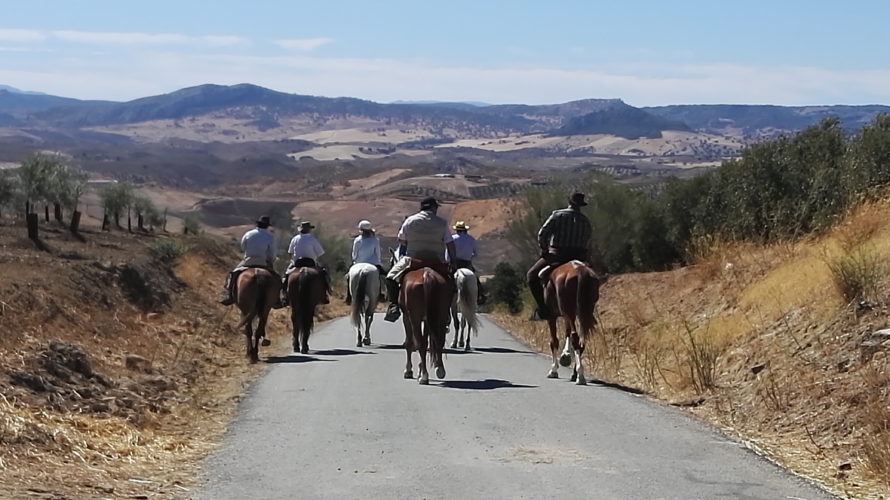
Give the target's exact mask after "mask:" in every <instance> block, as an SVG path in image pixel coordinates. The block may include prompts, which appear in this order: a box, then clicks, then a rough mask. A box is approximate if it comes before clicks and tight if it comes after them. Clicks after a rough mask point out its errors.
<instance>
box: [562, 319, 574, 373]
mask: <svg viewBox="0 0 890 500" xmlns="http://www.w3.org/2000/svg"><path fill="white" fill-rule="evenodd" d="M565 327H566V343H565V347H564V348H563V350H562V354H560V356H559V364H561V365H562V366H571V365H572V340H571V339H572V335H577V333H575V318H572V317H570V316H566V318H565Z"/></svg>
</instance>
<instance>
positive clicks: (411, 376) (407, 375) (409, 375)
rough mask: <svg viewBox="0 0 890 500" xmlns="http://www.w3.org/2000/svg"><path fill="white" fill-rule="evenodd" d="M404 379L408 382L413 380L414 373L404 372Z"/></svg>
mask: <svg viewBox="0 0 890 500" xmlns="http://www.w3.org/2000/svg"><path fill="white" fill-rule="evenodd" d="M405 378H406V379H409V380H410V379H413V378H414V372H410V371H409V372H405Z"/></svg>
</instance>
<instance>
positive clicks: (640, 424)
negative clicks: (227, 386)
mask: <svg viewBox="0 0 890 500" xmlns="http://www.w3.org/2000/svg"><path fill="white" fill-rule="evenodd" d="M403 335H404V334H403V333H402V330H401V323H399V324H398V326H394V325H391V324H389V323H386V322H384V321H382V317H380V316H379V315H378V318H376V319H375V322H374V326H373V327H372V341H373V343H372V345H371V346H370V347H368V348H356V347H353V346H354V345H355V343H354V339H355V337H354V334H353V333H352V331H351V328H350V327H349V325H348V323H347V322H346V320H345V319H342V320H337V321H334V322H332V323H329V324H327V325H326V326H324V327H323V328H321V329H319V330H318V331H317V332H315V334H314V335H313V338H312V342H311V343H310V345H311V347H312V348H313V350H312V351H310V354H309V355H307V356H301V355H292V356H285V357H282V358H278V359H271V360H270V361H272V362H274V363H275V365H274V366H273V367H272V368H271V370H270V371H269V372H268V374H267V375H266V376H265V377H263V378H262V379H261V380H259V381H258V382H257V383H256V384H254V386H253V387H252V388H251V390H250V393H249V395H248V397H247V398H246V399H245V401H244V403H243V405H242V408H241V412H240V417H239V418H238V419H237V421H236V422H235V423H234V425H233V426H232V428H231V429H230V431H229V433H228V434H227V436H226V438H225V440H224V443H223V446H222V448H221V449H220V451H219V452H218V453H217V454H216V455H214V456H213V457H211V458H210V459H209V460H208V463H207V464H206V466H205V478H206V480H207V484H206V485H205V487H204V488H203V489H202V490H201V491H199V492H198V493H197V495H196V498H200V499H214V500H222V499H297V498H299V499H311V498H338V499H351V498H379V499H402V498H405V499H438V498H454V499H469V498H511V499H512V498H531V499H544V498H555V497H557V496H558V495H559V496H563V495H571V496H569V497H566V498H585V499H586V498H592V499H699V498H700V499H715V498H741V499H770V500H773V499H783V498H789V499H790V498H794V499H829V498H834V497H832V496H831V495H828V494H826V493H823V492H821V491H819V490H817V489H815V488H814V487H812V486H810V485H808V484H806V483H805V482H803V481H802V480H800V479H798V478H796V477H793V476H790V475H788V474H786V473H785V472H783V471H781V470H780V469H778V468H777V467H775V466H773V465H772V464H770V463H768V462H766V461H765V460H762V459H760V458H758V457H757V456H755V455H754V454H753V453H750V452H748V451H746V450H744V449H743V448H741V447H740V446H739V445H737V444H735V443H733V442H731V441H729V440H727V439H726V438H724V437H723V436H721V435H720V434H718V433H716V432H714V431H713V430H711V429H709V428H708V427H706V426H704V425H701V424H700V423H698V422H696V421H694V420H692V419H690V418H688V417H687V416H685V415H684V414H682V413H681V412H679V411H677V410H674V409H672V408H664V407H661V406H659V405H656V404H653V403H651V402H649V401H647V400H646V399H645V398H643V397H640V396H634V395H632V394H629V393H626V392H622V391H620V390H617V389H613V388H609V387H605V386H601V385H600V386H598V385H590V386H587V387H582V386H576V385H574V384H572V383H570V382H569V381H568V379H567V377H568V375H569V373H568V372H567V369H565V368H561V369H560V376H561V377H562V378H561V379H558V380H552V379H547V378H546V374H547V370H548V369H549V365H550V363H549V360H548V359H547V358H545V357H543V356H540V355H538V354H534V353H532V352H529V351H528V349H527V348H526V347H525V346H523V345H522V344H520V343H518V342H516V341H515V340H514V339H513V338H512V337H511V336H510V335H509V334H507V333H506V332H504V331H503V330H501V329H499V328H497V327H496V326H494V325H492V324H490V323H489V322H487V321H486V322H484V326H483V328H482V330H481V331H480V334H479V337H478V338H476V339H474V344H475V346H478V350H476V351H475V352H472V353H463V352H455V351H451V352H450V353H449V355H448V357H447V358H446V360H445V366H446V368H447V370H448V375H447V377H446V380H444V381H438V380H434V379H431V380H430V385H429V386H421V385H419V384H418V383H417V382H416V381H412V380H404V379H403V378H402V369H403V367H404V359H405V355H404V351H402V350H401V349H400V344H401V342H402V340H403V338H404V337H403ZM415 356H416V355H415ZM415 364H416V361H415ZM415 373H416V370H415ZM431 375H432V374H431Z"/></svg>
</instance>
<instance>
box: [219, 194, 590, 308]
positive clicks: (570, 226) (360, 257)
mask: <svg viewBox="0 0 890 500" xmlns="http://www.w3.org/2000/svg"><path fill="white" fill-rule="evenodd" d="M586 205H587V203H586V202H585V200H584V194H582V193H573V194H572V195H571V196H570V197H569V205H568V207H567V208H564V209H560V210H556V211H554V212H553V213H552V214H551V215H550V217H549V218H548V219H547V220H546V221H545V222H544V224H543V226H541V229H540V230H539V231H538V245H539V246H540V248H541V256H540V259H538V261H537V262H535V263H534V265H532V267H531V268H530V269H529V270H528V273H527V275H526V278H527V282H528V286H529V289H530V290H531V294H532V297H534V299H535V302H536V305H537V309H536V310H535V312H534V314H533V316H532V319H533V320H546V319H549V318H551V317H552V315H553V314H554V313H553V312H551V311H550V310H549V309H548V307H547V305H546V303H545V301H544V281H543V280H542V278H541V275H542V273H543V272H544V271H545V270H546V269H548V268H554V267H556V266H558V265H559V264H562V263H564V262H569V261H571V260H580V261H582V262H586V261H587V260H588V248H589V244H590V238H591V233H592V230H591V226H590V221H589V220H588V219H587V217H586V216H585V215H584V214H583V213H582V212H581V207H584V206H586ZM438 209H439V202H438V201H437V200H436V199H435V198H433V197H427V198H424V199H423V200H422V201H421V202H420V211H419V212H417V213H416V214H414V215H412V216H410V217H407V218H406V219H405V221H404V222H403V223H402V226H401V228H400V229H399V232H398V241H399V259H398V260H396V262H395V263H394V264H393V265H392V267H391V268H390V270H389V272H388V273H387V274H386V278H385V280H384V283H385V288H386V296H387V298H388V299H389V302H390V304H389V307H388V308H387V312H386V317H385V319H386V320H387V321H395V320H396V319H398V318H399V316H400V313H401V311H400V310H399V304H398V297H399V288H400V282H401V279H402V277H403V276H404V275H405V274H406V273H407V272H408V271H409V270H410V269H411V266H412V264H416V263H417V262H422V263H424V264H425V265H428V266H429V267H432V268H434V269H435V270H437V271H438V272H440V273H443V274H444V273H445V271H447V273H448V275H447V276H446V277H450V276H453V275H454V272H455V271H456V270H457V269H460V268H466V269H470V270H471V271H473V272H474V273H476V269H475V268H474V266H473V263H472V260H473V258H474V257H476V256H477V254H478V247H477V244H476V239H475V238H473V237H472V236H471V235H470V234H469V233H468V231H469V229H470V228H469V227H468V226H467V225H466V224H465V223H464V222H463V221H459V222H457V223H456V224H455V225H454V226H453V227H452V228H449V227H448V223H447V222H446V221H445V219H443V218H442V217H440V216H438V215H437V211H438ZM270 225H271V221H270V220H269V217H268V216H262V217H260V218H259V219H258V220H257V221H256V228H254V229H252V230H250V231H248V232H247V233H245V234H244V236H243V237H242V238H241V250H242V251H243V252H244V258H243V259H242V261H241V262H240V263H239V264H238V267H236V268H235V270H233V271H232V272H231V273H229V276H228V278H227V280H226V297H225V298H224V299H223V300H222V301H221V303H222V304H224V305H230V304H233V303H234V302H235V297H234V284H235V277H236V276H237V274H238V272H240V271H241V270H243V269H245V268H248V267H265V268H267V269H269V270H273V264H274V261H275V257H276V248H277V246H276V238H275V235H273V234H272V233H271V232H270V231H269V230H268V228H269V226H270ZM312 229H315V226H313V225H312V223H311V222H309V221H304V222H302V223H301V224H300V232H299V233H298V234H297V235H296V236H294V237H293V239H291V242H290V245H288V254H290V256H291V261H290V264H289V266H288V272H286V273H285V276H284V284H285V286H284V287H283V290H282V297H281V302H280V303H279V304H277V305H276V307H283V306H285V305H287V292H286V285H287V274H288V273H289V272H290V271H291V270H293V269H297V268H299V267H305V266H309V267H315V268H317V269H318V270H319V271H321V273H322V275H323V276H324V277H325V283H326V285H327V286H326V288H327V294H330V279H329V278H328V275H327V271H326V270H325V268H324V266H323V265H322V263H321V262H320V261H319V258H320V257H321V256H322V255H324V253H325V252H324V249H323V248H322V246H321V243H320V242H319V241H318V239H317V238H316V237H315V236H314V235H313V234H312V233H311V231H312ZM358 229H359V231H360V234H359V235H358V236H356V237H355V239H354V240H353V245H352V263H353V264H357V263H367V264H371V265H374V266H376V267H377V268H378V269H379V270H380V271H381V276H382V275H383V268H382V267H381V256H380V241H379V239H378V237H377V235H376V233H375V231H374V228H373V226H372V224H371V222H370V221H367V220H363V221H361V222H359V224H358ZM451 229H454V230H455V231H456V233H454V234H452V233H451ZM273 272H274V271H273ZM477 280H478V274H477ZM479 285H480V287H479V299H478V303H479V304H480V305H481V304H483V303H485V300H486V299H485V295H484V294H483V293H482V288H481V282H480V283H479ZM348 289H349V287H348V286H347V290H348ZM351 299H352V297H350V296H349V292H348V291H347V296H346V302H347V303H349V302H350V301H351ZM322 303H325V304H326V303H328V299H327V297H325V299H324V300H323V301H322Z"/></svg>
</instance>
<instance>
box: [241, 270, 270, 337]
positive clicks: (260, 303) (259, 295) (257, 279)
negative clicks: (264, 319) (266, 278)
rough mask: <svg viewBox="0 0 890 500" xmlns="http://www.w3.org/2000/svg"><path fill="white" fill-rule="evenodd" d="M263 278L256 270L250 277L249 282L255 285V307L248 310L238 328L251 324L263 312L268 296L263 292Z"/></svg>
mask: <svg viewBox="0 0 890 500" xmlns="http://www.w3.org/2000/svg"><path fill="white" fill-rule="evenodd" d="M261 278H262V275H260V274H257V273H256V272H254V274H253V276H252V277H251V278H250V281H249V282H248V283H249V284H251V285H253V286H254V288H255V293H256V299H255V300H254V303H253V308H251V309H250V311H248V313H247V315H246V316H244V319H242V320H241V322H240V323H238V326H237V327H236V328H244V327H245V326H247V325H249V324H250V323H251V322H253V320H254V319H256V317H257V316H259V315H260V313H261V312H263V311H264V310H265V304H266V297H265V295H264V294H263V287H262V283H261ZM245 288H246V287H245Z"/></svg>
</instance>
